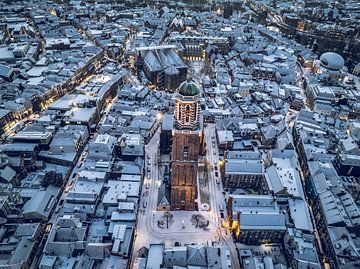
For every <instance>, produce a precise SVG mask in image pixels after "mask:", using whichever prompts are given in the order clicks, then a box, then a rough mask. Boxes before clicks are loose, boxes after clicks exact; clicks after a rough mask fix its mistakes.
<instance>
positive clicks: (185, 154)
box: [184, 145, 189, 160]
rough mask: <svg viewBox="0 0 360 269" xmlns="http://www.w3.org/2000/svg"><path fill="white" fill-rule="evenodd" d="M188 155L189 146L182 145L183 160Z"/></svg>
mask: <svg viewBox="0 0 360 269" xmlns="http://www.w3.org/2000/svg"><path fill="white" fill-rule="evenodd" d="M188 156H189V146H188V145H184V160H186V159H187V158H188Z"/></svg>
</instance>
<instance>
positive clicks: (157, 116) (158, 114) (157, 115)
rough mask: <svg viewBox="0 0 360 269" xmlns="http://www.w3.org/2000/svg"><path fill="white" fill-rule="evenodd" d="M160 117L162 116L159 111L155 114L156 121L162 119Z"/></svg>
mask: <svg viewBox="0 0 360 269" xmlns="http://www.w3.org/2000/svg"><path fill="white" fill-rule="evenodd" d="M162 117H163V114H162V112H159V113H157V114H156V118H157V120H158V121H160V120H161V119H162Z"/></svg>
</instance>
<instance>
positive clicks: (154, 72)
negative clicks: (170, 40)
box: [137, 45, 187, 92]
mask: <svg viewBox="0 0 360 269" xmlns="http://www.w3.org/2000/svg"><path fill="white" fill-rule="evenodd" d="M175 49H176V46H175V45H163V46H151V47H140V48H138V49H137V51H138V52H139V55H140V60H142V68H143V70H144V72H145V74H146V77H147V78H148V79H149V80H150V82H151V83H152V84H154V85H155V86H157V87H158V88H159V89H163V90H166V91H169V92H173V91H175V90H176V89H177V88H178V87H179V85H180V83H182V82H183V81H185V80H186V74H187V66H186V64H185V63H184V62H183V61H182V59H181V58H180V57H179V55H178V54H177V52H176V50H175Z"/></svg>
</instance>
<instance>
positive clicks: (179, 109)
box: [170, 80, 202, 210]
mask: <svg viewBox="0 0 360 269" xmlns="http://www.w3.org/2000/svg"><path fill="white" fill-rule="evenodd" d="M201 125H202V124H201V122H200V99H199V88H198V86H197V85H196V84H195V83H194V82H192V81H191V80H187V81H185V82H183V83H182V84H181V85H180V86H179V89H178V93H177V96H176V103H175V113H174V128H173V134H172V136H173V142H172V153H171V202H170V203H171V210H195V209H196V199H197V195H198V193H197V172H198V159H199V154H200V147H201V142H202V131H201Z"/></svg>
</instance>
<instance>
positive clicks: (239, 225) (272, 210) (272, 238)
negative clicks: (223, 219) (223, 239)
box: [227, 195, 286, 245]
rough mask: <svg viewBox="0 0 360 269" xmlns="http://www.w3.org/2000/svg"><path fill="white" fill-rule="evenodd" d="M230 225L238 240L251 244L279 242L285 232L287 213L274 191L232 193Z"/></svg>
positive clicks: (229, 207) (230, 199)
mask: <svg viewBox="0 0 360 269" xmlns="http://www.w3.org/2000/svg"><path fill="white" fill-rule="evenodd" d="M227 208H228V216H229V223H228V228H229V229H230V230H231V231H232V232H233V234H234V237H235V240H237V241H239V242H240V243H245V244H250V245H260V244H263V243H280V242H281V241H282V240H283V236H284V234H285V232H286V225H285V220H286V217H285V215H284V214H283V213H281V211H280V208H279V205H278V203H277V201H276V200H275V198H274V197H272V196H271V195H231V196H230V198H229V199H228V205H227Z"/></svg>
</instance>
